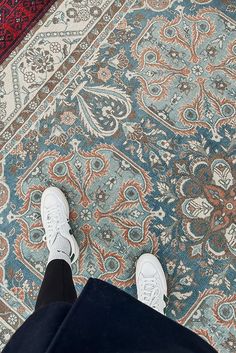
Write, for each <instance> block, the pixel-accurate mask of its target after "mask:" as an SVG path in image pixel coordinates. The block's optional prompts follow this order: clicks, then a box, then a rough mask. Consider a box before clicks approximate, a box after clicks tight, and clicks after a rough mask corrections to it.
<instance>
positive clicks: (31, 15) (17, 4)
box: [0, 0, 55, 64]
mask: <svg viewBox="0 0 236 353" xmlns="http://www.w3.org/2000/svg"><path fill="white" fill-rule="evenodd" d="M54 2H55V0H2V1H0V64H2V62H3V61H4V59H6V58H7V57H8V56H9V54H10V53H11V52H12V51H13V50H14V49H15V47H16V46H17V45H18V44H19V43H20V41H21V40H22V39H23V38H24V37H25V35H26V34H27V33H28V32H29V31H30V29H31V28H32V27H33V26H34V25H35V23H37V22H38V21H39V20H40V19H41V18H42V17H43V15H44V14H45V12H47V11H48V9H49V8H50V6H51V5H52V4H53V3H54ZM12 55H13V56H14V53H13V54H12Z"/></svg>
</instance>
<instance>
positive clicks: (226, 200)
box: [0, 0, 236, 353]
mask: <svg viewBox="0 0 236 353" xmlns="http://www.w3.org/2000/svg"><path fill="white" fill-rule="evenodd" d="M18 3H19V4H20V3H21V2H18ZM26 3H27V1H25V2H24V4H26ZM29 3H31V4H32V2H29ZM36 3H38V4H39V5H38V6H41V5H42V6H47V5H45V4H46V3H47V4H48V3H49V2H45V1H41V2H37V1H35V4H36ZM7 4H8V5H7ZM9 4H10V2H6V3H5V2H4V8H5V6H13V2H12V3H11V5H9ZM14 4H16V2H15V3H14ZM15 6H17V5H15ZM38 9H39V7H38ZM0 11H1V10H0ZM33 12H34V11H33ZM1 16H3V17H4V16H7V15H2V12H0V19H1V20H0V21H2V17H1ZM23 18H24V17H22V19H23ZM6 21H7V17H6ZM1 25H2V26H3V25H4V21H3V24H1ZM22 26H23V25H22ZM26 26H27V23H26ZM22 28H23V27H22ZM17 33H19V31H18V30H17ZM0 36H1V35H0ZM1 43H2V42H1ZM6 45H7V44H6ZM1 50H3V51H5V49H4V48H1ZM0 146H1V152H0V195H1V197H0V210H1V214H0V317H1V320H0V348H3V347H4V346H5V344H6V343H7V342H8V340H9V338H10V337H11V335H12V334H13V333H14V332H15V331H16V329H17V328H18V327H20V326H21V324H22V323H23V322H24V320H25V319H27V318H28V317H29V316H30V315H31V314H32V312H33V311H34V306H35V303H36V298H37V294H38V291H39V288H40V285H41V283H42V279H43V276H44V272H45V268H46V263H47V258H48V254H49V252H48V249H47V246H46V243H45V242H43V240H42V237H43V235H44V230H43V227H42V221H41V215H40V201H41V195H42V192H43V191H44V189H45V188H47V187H48V186H51V185H53V186H57V187H59V188H60V189H61V190H62V191H63V192H64V193H65V195H66V197H67V199H68V201H69V204H70V225H71V227H72V230H73V234H74V236H75V238H76V240H77V242H78V244H79V247H80V250H81V252H80V258H79V260H78V262H77V263H75V264H73V266H72V273H73V278H74V282H75V286H76V290H77V293H78V295H79V294H80V293H81V291H82V289H83V287H84V285H85V283H86V281H87V279H88V278H90V277H94V278H100V279H102V280H105V281H108V282H109V283H112V284H114V285H115V286H117V287H119V288H121V289H123V290H124V291H126V292H127V293H129V294H131V295H133V296H134V297H136V296H137V292H136V286H135V262H136V261H137V259H138V257H139V256H140V255H141V254H143V253H145V252H151V253H153V254H155V255H156V256H157V257H158V259H159V260H160V262H161V264H162V266H163V268H164V271H165V273H166V277H167V282H168V308H167V316H168V317H170V318H171V319H173V320H176V321H177V322H179V323H180V324H182V325H184V326H186V327H188V328H189V329H191V330H193V331H194V332H196V333H197V334H198V335H200V336H201V337H202V338H204V339H205V340H207V342H209V343H210V344H211V345H212V346H213V347H215V348H216V349H217V350H218V352H219V353H235V351H236V276H235V273H236V261H235V259H236V183H235V176H236V4H235V1H234V0H191V1H181V0H162V1H159V0H156V1H152V0H138V1H134V0H115V1H114V0H64V1H62V0H59V1H56V2H55V3H54V4H53V5H52V6H51V7H50V9H49V10H48V11H47V12H46V13H45V14H44V16H43V17H42V19H41V20H40V21H38V22H37V24H35V26H34V27H33V28H32V29H31V30H30V31H28V33H27V35H26V36H25V37H24V38H23V39H22V40H21V42H20V43H19V45H18V46H17V47H16V48H15V49H14V51H13V52H12V54H11V55H10V56H8V57H7V58H6V59H5V60H4V61H3V62H2V65H1V66H0Z"/></svg>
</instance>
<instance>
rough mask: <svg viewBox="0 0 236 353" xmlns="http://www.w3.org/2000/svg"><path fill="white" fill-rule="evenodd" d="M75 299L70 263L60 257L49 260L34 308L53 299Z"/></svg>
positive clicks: (36, 308)
mask: <svg viewBox="0 0 236 353" xmlns="http://www.w3.org/2000/svg"><path fill="white" fill-rule="evenodd" d="M76 299H77V294H76V290H75V286H74V282H73V277H72V272H71V267H70V265H69V264H68V263H67V262H66V261H64V260H61V259H59V260H52V261H50V262H49V264H48V266H47V268H46V271H45V275H44V279H43V282H42V285H41V287H40V290H39V294H38V298H37V301H36V305H35V310H38V309H39V308H42V307H43V306H46V305H48V304H50V303H53V302H55V301H64V302H68V303H74V302H75V300H76Z"/></svg>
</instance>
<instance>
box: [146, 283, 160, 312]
mask: <svg viewBox="0 0 236 353" xmlns="http://www.w3.org/2000/svg"><path fill="white" fill-rule="evenodd" d="M159 295H160V289H159V288H158V286H157V283H156V280H155V278H145V279H144V288H143V301H144V302H145V303H146V304H147V305H149V306H151V307H152V308H155V309H158V310H160V305H159V304H160V301H159V298H158V296H159ZM164 306H165V303H164Z"/></svg>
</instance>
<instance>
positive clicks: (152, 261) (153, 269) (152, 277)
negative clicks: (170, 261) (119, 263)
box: [136, 254, 167, 314]
mask: <svg viewBox="0 0 236 353" xmlns="http://www.w3.org/2000/svg"><path fill="white" fill-rule="evenodd" d="M136 285H137V294H138V300H140V301H141V302H143V303H144V304H146V305H148V306H150V307H151V308H153V309H154V310H156V311H158V312H159V313H161V314H165V307H166V299H167V283H166V278H165V274H164V271H163V269H162V266H161V264H160V262H159V261H158V259H157V258H156V257H155V256H154V255H152V254H143V255H141V256H140V257H139V259H138V261H137V264H136Z"/></svg>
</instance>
